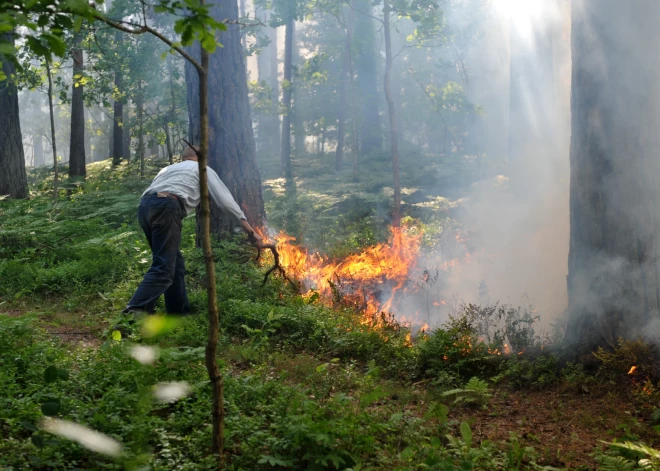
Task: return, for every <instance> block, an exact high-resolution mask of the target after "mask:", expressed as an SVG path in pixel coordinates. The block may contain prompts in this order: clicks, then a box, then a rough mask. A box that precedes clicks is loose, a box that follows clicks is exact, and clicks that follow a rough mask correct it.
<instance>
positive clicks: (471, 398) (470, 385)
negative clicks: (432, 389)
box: [442, 377, 492, 407]
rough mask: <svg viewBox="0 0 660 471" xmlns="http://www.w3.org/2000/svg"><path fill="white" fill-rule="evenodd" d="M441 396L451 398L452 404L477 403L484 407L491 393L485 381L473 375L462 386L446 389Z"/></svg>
mask: <svg viewBox="0 0 660 471" xmlns="http://www.w3.org/2000/svg"><path fill="white" fill-rule="evenodd" d="M442 396H443V397H445V398H449V399H453V402H454V404H461V403H463V404H477V405H480V406H484V407H485V406H486V405H487V404H488V401H489V400H490V398H491V396H492V394H491V393H490V391H489V389H488V383H487V382H486V381H484V380H483V379H480V378H477V377H474V378H472V379H470V381H468V382H467V384H466V385H465V386H464V387H463V388H459V389H452V390H450V391H446V392H444V393H442Z"/></svg>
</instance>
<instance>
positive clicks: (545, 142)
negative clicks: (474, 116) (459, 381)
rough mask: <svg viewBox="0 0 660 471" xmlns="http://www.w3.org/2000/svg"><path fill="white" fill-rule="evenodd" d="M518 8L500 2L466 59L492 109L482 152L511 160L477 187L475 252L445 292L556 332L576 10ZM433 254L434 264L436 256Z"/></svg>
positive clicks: (470, 229) (468, 206)
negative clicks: (528, 314)
mask: <svg viewBox="0 0 660 471" xmlns="http://www.w3.org/2000/svg"><path fill="white" fill-rule="evenodd" d="M517 3H520V2H515V1H514V2H510V1H509V2H507V1H506V0H502V1H501V2H495V6H496V7H499V8H497V9H496V11H495V13H496V14H494V15H492V16H491V17H490V19H489V21H488V23H487V25H486V27H485V33H484V35H483V37H482V38H481V40H480V42H479V43H478V44H476V45H475V46H474V47H473V48H472V50H471V51H472V52H471V54H470V56H469V57H468V59H467V63H468V65H467V67H468V69H469V70H470V71H471V78H472V79H471V88H470V94H471V99H472V100H473V101H474V102H475V103H479V104H481V105H483V107H484V109H485V116H483V118H482V119H481V122H480V123H479V126H478V128H477V129H478V134H479V139H480V150H481V151H482V152H483V153H484V154H485V155H486V156H487V158H488V159H490V160H491V161H497V160H501V161H504V162H506V164H505V166H504V167H503V169H502V175H499V176H498V177H496V178H492V177H489V178H488V179H486V180H483V181H480V182H478V183H476V184H474V185H472V188H471V189H470V192H469V196H468V198H467V199H466V202H465V203H464V205H463V208H462V211H461V213H460V216H459V222H460V223H461V225H462V227H463V228H464V230H463V232H462V234H463V237H465V236H469V237H470V238H471V239H472V240H471V244H470V245H471V246H473V247H475V248H476V250H475V251H473V252H470V254H469V256H467V257H466V256H465V255H463V257H462V259H460V260H459V263H457V264H455V265H454V266H452V267H450V268H449V269H448V272H447V281H446V284H445V286H443V288H442V291H443V296H444V298H445V299H447V300H449V299H454V300H455V301H454V302H456V301H458V302H465V303H481V302H486V301H488V302H492V303H494V302H500V303H503V304H511V305H513V306H528V305H530V304H531V305H532V306H533V307H534V308H535V309H536V310H537V312H538V314H539V315H540V316H541V324H542V326H543V327H544V328H548V327H549V326H550V324H551V323H553V321H554V320H556V319H557V317H558V316H560V315H561V314H562V313H564V312H565V310H566V308H567V304H568V301H567V287H566V286H567V285H566V275H567V272H568V268H567V260H568V247H569V206H568V203H569V136H570V104H569V101H570V80H571V77H570V70H571V66H570V7H569V3H568V2H565V1H557V2H540V1H539V2H533V1H527V2H526V5H527V7H526V8H523V9H520V8H514V7H515V6H516V4H517ZM507 6H509V7H511V8H506V7H507ZM450 20H451V18H450ZM425 258H426V261H425V262H424V263H425V265H426V266H433V264H435V263H437V260H438V255H437V254H427V255H426V257H425ZM447 311H448V309H444V310H440V311H438V312H437V314H436V315H435V316H433V317H434V318H433V320H432V322H433V324H437V323H441V322H443V321H444V320H445V319H446V315H447Z"/></svg>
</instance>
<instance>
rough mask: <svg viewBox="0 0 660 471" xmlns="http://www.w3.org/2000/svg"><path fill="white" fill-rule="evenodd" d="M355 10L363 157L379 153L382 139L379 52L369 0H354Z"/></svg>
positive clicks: (357, 84)
mask: <svg viewBox="0 0 660 471" xmlns="http://www.w3.org/2000/svg"><path fill="white" fill-rule="evenodd" d="M354 2H355V10H356V16H355V19H356V26H355V35H354V42H355V46H356V55H357V57H356V64H357V67H356V73H357V81H356V82H357V83H356V86H357V87H356V88H357V89H358V91H359V93H358V95H359V96H360V98H361V100H360V104H361V109H362V113H361V115H360V127H359V133H360V136H359V138H360V150H361V152H362V153H363V154H369V153H371V152H374V151H377V150H380V149H382V147H383V135H382V129H381V122H380V111H379V103H380V100H381V98H380V96H379V94H378V63H377V58H378V57H379V51H378V50H377V47H376V32H375V30H374V24H373V19H372V18H371V15H372V7H371V2H370V1H369V0H354Z"/></svg>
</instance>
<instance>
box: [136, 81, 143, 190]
mask: <svg viewBox="0 0 660 471" xmlns="http://www.w3.org/2000/svg"><path fill="white" fill-rule="evenodd" d="M135 106H136V107H137V110H136V113H137V125H138V136H137V138H138V142H137V150H138V159H139V160H138V161H139V163H140V178H144V95H143V94H142V81H141V80H138V93H137V100H136V102H135Z"/></svg>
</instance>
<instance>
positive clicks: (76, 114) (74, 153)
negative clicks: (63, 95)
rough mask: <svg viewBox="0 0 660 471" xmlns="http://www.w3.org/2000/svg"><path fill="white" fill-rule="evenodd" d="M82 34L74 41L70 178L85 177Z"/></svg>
mask: <svg viewBox="0 0 660 471" xmlns="http://www.w3.org/2000/svg"><path fill="white" fill-rule="evenodd" d="M81 41H82V35H80V34H78V35H76V37H75V38H74V42H73V50H72V56H73V85H72V88H71V144H70V146H69V178H80V177H82V178H85V176H86V168H85V164H86V158H85V104H84V102H83V85H82V83H81V82H80V79H81V78H82V74H83V72H84V71H83V51H82V49H81V48H80V42H81Z"/></svg>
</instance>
